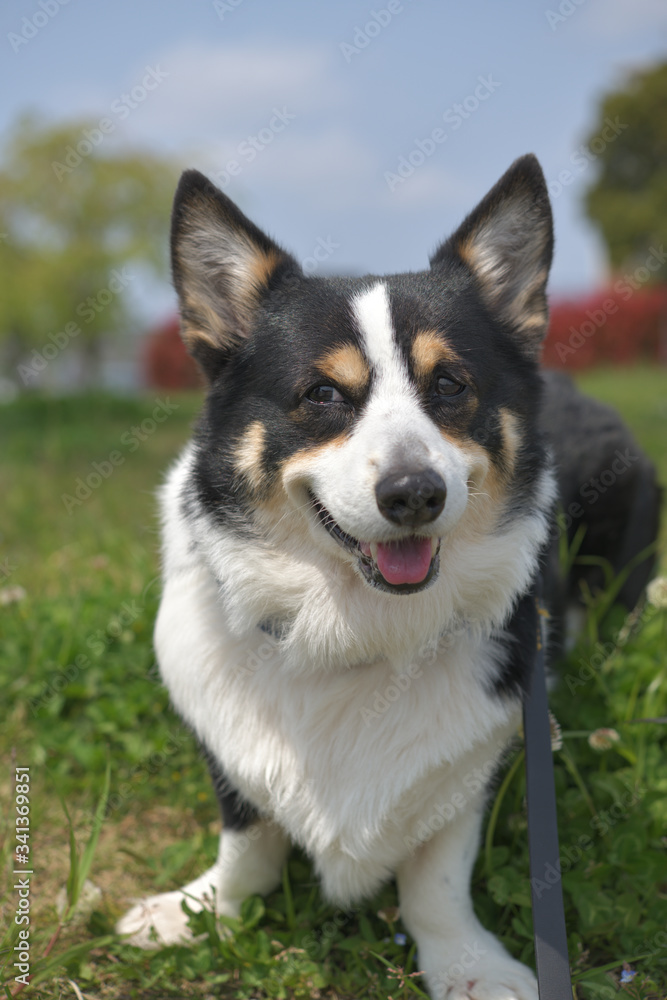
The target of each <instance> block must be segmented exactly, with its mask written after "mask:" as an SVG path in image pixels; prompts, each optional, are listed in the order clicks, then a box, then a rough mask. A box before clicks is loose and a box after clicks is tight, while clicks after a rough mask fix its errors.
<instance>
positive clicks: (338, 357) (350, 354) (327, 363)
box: [317, 344, 371, 393]
mask: <svg viewBox="0 0 667 1000" xmlns="http://www.w3.org/2000/svg"><path fill="white" fill-rule="evenodd" d="M317 367H318V368H319V369H320V371H321V372H322V374H323V375H326V376H327V377H328V378H330V379H332V380H333V381H334V382H337V383H338V384H339V385H340V386H342V387H343V388H349V389H350V390H351V391H352V392H356V393H359V392H363V390H364V389H365V388H366V386H367V385H368V382H369V380H370V377H371V373H370V371H369V368H368V362H367V361H366V358H365V357H364V356H363V354H362V353H361V351H360V350H359V348H358V347H356V346H355V345H354V344H341V345H340V346H339V347H334V349H333V350H332V351H329V353H328V354H326V355H325V356H324V357H323V358H322V359H321V360H320V361H318V364H317Z"/></svg>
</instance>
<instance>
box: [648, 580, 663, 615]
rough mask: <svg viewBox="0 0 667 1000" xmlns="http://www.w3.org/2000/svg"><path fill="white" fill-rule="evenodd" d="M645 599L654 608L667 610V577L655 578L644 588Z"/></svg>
mask: <svg viewBox="0 0 667 1000" xmlns="http://www.w3.org/2000/svg"><path fill="white" fill-rule="evenodd" d="M646 598H647V600H648V602H649V604H652V605H653V607H654V608H667V576H656V578H655V580H651V582H650V583H649V585H648V587H647V588H646Z"/></svg>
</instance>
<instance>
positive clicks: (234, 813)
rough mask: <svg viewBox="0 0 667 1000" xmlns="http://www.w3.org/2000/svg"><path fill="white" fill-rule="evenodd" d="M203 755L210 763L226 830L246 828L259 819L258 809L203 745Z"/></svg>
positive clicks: (209, 767) (210, 771)
mask: <svg viewBox="0 0 667 1000" xmlns="http://www.w3.org/2000/svg"><path fill="white" fill-rule="evenodd" d="M202 756H203V757H204V760H205V761H206V763H207V764H208V770H209V774H210V775H211V781H212V782H213V787H214V789H215V794H216V796H217V799H218V805H219V806H220V813H221V815H222V824H223V827H224V828H225V829H226V830H245V828H246V827H247V826H250V825H251V824H252V823H254V822H256V820H257V819H258V813H257V810H256V809H255V807H254V806H253V805H251V804H250V802H248V801H246V799H244V798H243V796H242V795H240V793H239V792H238V791H237V790H236V789H235V788H234V787H233V785H232V784H231V783H230V781H229V779H228V777H227V776H226V774H225V773H224V771H223V770H222V768H221V767H220V764H219V763H218V761H217V760H216V759H215V757H214V756H213V754H212V753H210V752H209V751H208V750H207V749H206V747H202Z"/></svg>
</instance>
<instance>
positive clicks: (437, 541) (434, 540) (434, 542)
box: [431, 538, 440, 559]
mask: <svg viewBox="0 0 667 1000" xmlns="http://www.w3.org/2000/svg"><path fill="white" fill-rule="evenodd" d="M439 544H440V539H439V538H432V539H431V559H432V558H433V556H434V555H435V554H436V552H437V551H438V545H439Z"/></svg>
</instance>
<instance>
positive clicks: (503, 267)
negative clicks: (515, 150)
mask: <svg viewBox="0 0 667 1000" xmlns="http://www.w3.org/2000/svg"><path fill="white" fill-rule="evenodd" d="M552 253H553V221H552V216H551V206H550V204H549V195H548V192H547V186H546V182H545V180H544V174H543V173H542V168H541V167H540V165H539V163H538V161H537V158H536V157H535V156H533V155H532V154H528V155H527V156H522V157H521V158H520V159H518V160H515V162H514V163H513V164H512V166H511V167H510V168H509V170H508V171H507V173H505V174H504V175H503V176H502V177H501V178H500V180H499V181H498V183H497V184H496V185H495V186H494V187H493V188H492V189H491V190H490V191H489V193H488V194H487V195H486V197H485V198H484V199H483V200H482V201H481V202H480V203H479V205H478V206H477V208H475V209H474V210H473V211H472V212H471V213H470V215H469V216H468V217H467V218H466V219H465V220H464V222H463V223H462V224H461V226H459V228H458V229H457V230H456V232H455V233H454V235H453V236H451V237H450V238H449V239H448V240H447V241H446V242H445V243H443V244H442V246H440V247H439V248H438V250H437V251H436V253H435V254H434V256H433V257H432V258H431V267H433V268H437V267H438V265H440V264H442V263H444V262H445V260H451V258H452V256H456V257H458V258H459V259H460V260H462V261H463V262H464V263H465V264H466V265H467V267H468V268H469V270H470V271H471V272H472V274H473V275H474V277H475V278H476V280H477V282H478V285H479V288H480V291H481V294H482V297H483V299H484V300H485V302H486V304H487V306H488V307H489V309H490V310H491V311H492V312H493V313H494V314H495V315H497V316H498V317H499V318H500V319H501V321H502V322H503V323H505V324H507V326H508V327H509V328H510V329H511V330H512V331H513V332H514V334H515V336H516V338H517V339H518V340H519V342H520V344H521V345H522V347H523V349H524V350H525V351H526V352H527V353H529V354H530V355H532V356H536V355H537V354H538V353H539V349H540V345H541V343H542V340H543V338H544V335H545V334H546V331H547V323H548V309H547V297H546V284H547V277H548V275H549V267H550V265H551V257H552Z"/></svg>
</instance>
